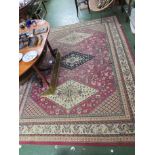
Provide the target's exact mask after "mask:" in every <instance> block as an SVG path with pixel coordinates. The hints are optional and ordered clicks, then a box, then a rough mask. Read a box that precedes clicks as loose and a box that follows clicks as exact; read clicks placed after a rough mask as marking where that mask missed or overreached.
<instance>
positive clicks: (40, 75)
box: [32, 65, 49, 87]
mask: <svg viewBox="0 0 155 155" xmlns="http://www.w3.org/2000/svg"><path fill="white" fill-rule="evenodd" d="M32 68H33V69H34V70H35V72H36V73H37V74H38V76H39V77H40V78H41V79H42V81H43V82H45V83H46V84H47V86H48V87H49V83H48V81H47V80H46V78H45V77H44V75H43V74H42V73H41V72H40V71H39V69H38V68H37V67H36V66H35V65H33V66H32Z"/></svg>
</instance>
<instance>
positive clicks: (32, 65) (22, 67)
mask: <svg viewBox="0 0 155 155" xmlns="http://www.w3.org/2000/svg"><path fill="white" fill-rule="evenodd" d="M36 22H37V25H36V26H33V25H31V27H30V28H29V29H27V28H25V29H24V30H22V29H20V30H19V33H24V32H31V31H33V29H38V28H41V27H48V31H47V32H46V33H42V34H41V35H42V36H43V40H42V43H41V44H40V45H37V46H35V47H25V48H23V49H21V50H20V51H19V52H20V53H23V54H25V53H27V52H29V51H32V50H36V51H37V52H38V56H37V57H36V58H35V59H34V60H32V61H30V62H23V61H22V60H21V61H20V62H19V77H21V76H22V75H23V74H24V73H25V72H26V71H28V70H29V69H30V68H33V69H34V70H35V71H36V73H37V74H38V75H39V76H40V78H41V79H42V81H43V82H45V83H46V84H47V85H48V86H49V83H48V81H47V80H46V78H45V77H44V76H43V74H41V72H40V70H39V69H38V68H37V66H36V62H37V61H38V60H39V58H40V56H41V55H42V53H43V50H44V47H45V45H47V46H48V48H49V50H50V52H51V54H52V56H53V57H54V58H55V54H54V52H53V49H52V48H51V46H50V44H49V42H48V40H47V37H48V33H49V31H50V26H49V23H48V22H47V21H45V20H36Z"/></svg>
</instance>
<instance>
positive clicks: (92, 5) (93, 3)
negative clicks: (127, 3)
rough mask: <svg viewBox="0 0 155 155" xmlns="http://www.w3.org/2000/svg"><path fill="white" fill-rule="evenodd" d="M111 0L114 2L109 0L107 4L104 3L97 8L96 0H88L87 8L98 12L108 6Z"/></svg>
mask: <svg viewBox="0 0 155 155" xmlns="http://www.w3.org/2000/svg"><path fill="white" fill-rule="evenodd" d="M113 2H114V0H111V2H109V4H107V5H105V6H104V7H103V8H98V7H97V3H98V0H89V8H90V10H91V11H94V12H100V11H103V10H104V9H106V8H108V7H109V5H111V4H112V3H113Z"/></svg>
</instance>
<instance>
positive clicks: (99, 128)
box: [19, 16, 135, 146]
mask: <svg viewBox="0 0 155 155" xmlns="http://www.w3.org/2000/svg"><path fill="white" fill-rule="evenodd" d="M49 41H50V44H51V45H52V47H53V48H58V49H59V51H60V53H61V56H62V59H61V65H60V71H59V79H58V87H57V89H56V92H55V94H53V95H48V96H46V97H43V96H41V94H42V93H43V92H45V91H46V90H47V86H46V85H45V84H44V86H43V87H40V85H39V83H38V82H37V80H36V76H35V75H34V76H33V77H32V78H31V79H30V80H29V81H27V82H26V83H24V84H23V85H20V125H19V127H20V129H19V130H20V144H43V145H44V144H48V145H50V144H51V145H97V146H98V145H101V146H112V145H115V146H121V145H127V146H129V145H134V131H135V127H134V111H135V106H134V60H133V57H132V54H131V51H130V48H129V46H128V43H127V40H126V37H125V35H124V33H123V30H122V28H121V25H120V24H119V22H118V19H117V18H116V17H115V16H113V17H107V18H104V19H103V23H102V24H101V23H100V19H97V20H92V21H87V22H83V23H78V24H74V25H68V26H65V27H60V28H56V29H51V32H50V34H49ZM49 56H50V55H49V54H47V55H46V59H45V61H48V59H49ZM44 74H46V76H47V78H48V79H49V81H50V73H49V72H44Z"/></svg>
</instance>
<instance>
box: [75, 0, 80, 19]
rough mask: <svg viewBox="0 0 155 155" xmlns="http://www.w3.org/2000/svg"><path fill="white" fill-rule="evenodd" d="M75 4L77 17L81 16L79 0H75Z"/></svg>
mask: <svg viewBox="0 0 155 155" xmlns="http://www.w3.org/2000/svg"><path fill="white" fill-rule="evenodd" d="M75 6H76V12H77V17H78V18H79V10H78V3H77V0H75Z"/></svg>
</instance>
